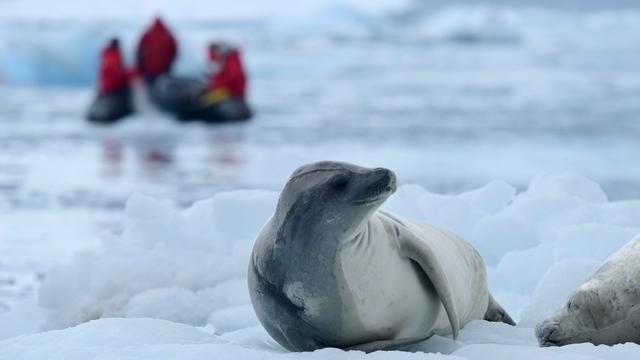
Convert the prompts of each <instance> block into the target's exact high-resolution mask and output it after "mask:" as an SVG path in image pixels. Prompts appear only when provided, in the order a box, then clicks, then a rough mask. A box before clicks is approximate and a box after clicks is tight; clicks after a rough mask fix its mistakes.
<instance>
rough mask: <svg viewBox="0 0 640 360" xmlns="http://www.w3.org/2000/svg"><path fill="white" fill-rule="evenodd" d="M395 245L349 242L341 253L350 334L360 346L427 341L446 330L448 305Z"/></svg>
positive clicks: (344, 320)
mask: <svg viewBox="0 0 640 360" xmlns="http://www.w3.org/2000/svg"><path fill="white" fill-rule="evenodd" d="M393 245H394V244H393V243H392V242H378V243H376V244H366V245H365V244H358V243H355V242H354V243H351V244H345V246H343V247H342V249H341V251H340V264H341V274H342V276H343V279H344V283H345V284H346V287H345V290H344V291H343V298H344V299H350V300H352V301H343V303H344V305H343V306H344V307H345V309H344V310H345V311H343V314H345V316H344V318H343V323H344V330H343V331H344V334H345V335H347V334H349V335H351V337H352V338H353V341H354V342H355V343H358V342H367V341H375V340H380V339H387V340H388V339H401V338H410V337H422V336H426V335H427V334H428V333H430V332H432V330H433V329H440V328H446V327H447V326H448V320H447V317H446V313H445V311H444V307H443V306H442V303H441V301H440V299H439V298H438V296H437V295H436V292H435V290H434V289H433V286H432V285H431V282H430V281H429V279H428V278H427V277H426V276H425V275H424V273H423V272H422V271H419V270H418V266H417V264H415V263H413V262H412V261H411V260H409V259H407V258H405V257H401V256H400V254H399V253H398V251H397V249H395V248H394V246H393Z"/></svg>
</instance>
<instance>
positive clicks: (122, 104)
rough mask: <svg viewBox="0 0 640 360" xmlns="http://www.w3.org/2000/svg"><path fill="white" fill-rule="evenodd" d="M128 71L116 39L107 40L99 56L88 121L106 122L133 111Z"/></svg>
mask: <svg viewBox="0 0 640 360" xmlns="http://www.w3.org/2000/svg"><path fill="white" fill-rule="evenodd" d="M129 83H130V81H129V73H128V70H127V67H126V66H125V63H124V61H123V60H122V54H121V52H120V44H119V42H118V39H113V40H111V41H109V43H108V45H107V46H106V47H105V48H104V49H103V50H102V53H101V56H100V71H99V79H98V96H97V97H96V99H95V100H94V102H93V103H92V104H91V107H90V108H89V113H88V114H87V118H88V120H89V121H92V122H96V123H102V124H108V123H113V122H116V121H118V120H120V119H122V118H123V117H125V116H127V115H129V114H131V113H132V112H133V101H132V96H131V88H130V84H129Z"/></svg>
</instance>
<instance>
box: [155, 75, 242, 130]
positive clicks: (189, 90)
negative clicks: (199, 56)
mask: <svg viewBox="0 0 640 360" xmlns="http://www.w3.org/2000/svg"><path fill="white" fill-rule="evenodd" d="M147 84H148V88H149V95H150V97H151V101H152V102H153V103H154V104H155V105H156V106H158V107H159V108H160V109H162V110H164V111H167V112H170V113H173V114H175V116H176V118H177V119H178V120H180V121H196V120H200V121H203V122H205V123H222V122H234V121H245V120H249V119H250V118H251V117H252V116H253V113H252V112H251V109H250V108H249V106H248V105H247V103H246V101H245V100H244V99H242V98H234V97H231V98H227V99H224V100H221V101H218V102H215V103H213V104H204V103H203V102H202V97H203V95H204V94H205V93H206V92H207V83H206V82H204V81H202V80H200V79H197V78H189V77H175V76H170V75H162V76H159V77H157V78H156V79H154V80H152V81H149V82H147Z"/></svg>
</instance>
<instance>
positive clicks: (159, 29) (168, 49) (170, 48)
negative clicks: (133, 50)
mask: <svg viewBox="0 0 640 360" xmlns="http://www.w3.org/2000/svg"><path fill="white" fill-rule="evenodd" d="M177 54H178V46H177V44H176V40H175V38H174V37H173V35H172V34H171V32H170V31H169V29H167V27H166V26H165V25H164V23H163V22H162V20H160V19H159V18H158V19H156V20H155V21H154V23H153V25H152V26H151V28H149V29H148V30H147V31H146V32H145V33H144V34H143V35H142V38H141V39H140V43H139V44H138V54H137V58H138V69H137V70H138V72H139V73H140V75H142V76H143V77H153V76H157V75H160V74H162V73H166V72H168V71H169V70H170V69H171V65H172V64H173V61H174V60H175V58H176V55H177Z"/></svg>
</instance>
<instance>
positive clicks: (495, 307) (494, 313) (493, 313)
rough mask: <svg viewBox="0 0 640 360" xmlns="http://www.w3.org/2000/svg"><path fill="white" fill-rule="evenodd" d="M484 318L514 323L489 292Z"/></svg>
mask: <svg viewBox="0 0 640 360" xmlns="http://www.w3.org/2000/svg"><path fill="white" fill-rule="evenodd" d="M484 319H485V320H487V321H493V322H503V323H505V324H509V325H514V326H515V325H516V323H515V322H514V321H513V319H512V318H511V316H509V314H507V312H506V310H505V309H503V308H502V306H500V304H498V302H497V301H496V300H495V299H494V298H493V296H492V295H491V294H489V306H487V312H486V313H485V314H484Z"/></svg>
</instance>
